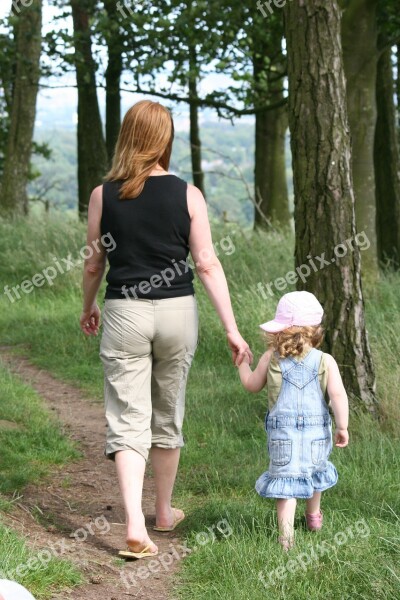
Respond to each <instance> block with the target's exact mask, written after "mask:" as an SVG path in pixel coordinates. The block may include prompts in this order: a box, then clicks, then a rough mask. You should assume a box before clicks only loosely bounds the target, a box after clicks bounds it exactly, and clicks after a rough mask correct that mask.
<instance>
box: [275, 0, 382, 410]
mask: <svg viewBox="0 0 400 600" xmlns="http://www.w3.org/2000/svg"><path fill="white" fill-rule="evenodd" d="M285 16H286V39H287V52H288V77H289V126H290V132H291V146H292V155H293V172H294V192H295V223H296V247H295V260H296V267H297V268H298V269H300V271H299V272H301V273H303V277H302V279H299V281H298V286H299V288H300V289H307V290H309V291H311V292H313V293H315V294H316V296H317V297H318V298H319V300H320V301H321V303H322V305H323V306H324V310H325V326H326V345H327V348H328V351H330V352H332V354H333V355H334V356H335V358H336V360H337V361H338V363H339V366H340V369H341V372H342V375H343V381H344V384H345V386H346V389H347V391H348V392H349V394H350V397H351V398H352V399H353V400H354V399H356V398H357V399H359V400H361V402H362V403H363V405H364V406H365V407H367V408H368V409H370V410H373V409H374V403H375V402H376V397H375V376H374V369H373V364H372V358H371V352H370V348H369V344H368V337H367V332H366V328H365V321H364V303H363V295H362V288H361V265H360V249H359V247H358V245H357V243H356V238H355V236H356V228H355V215H354V194H353V185H352V177H351V146H350V138H349V128H348V118H347V107H346V88H345V77H344V70H343V63H342V47H341V38H340V25H341V23H340V9H339V6H338V4H337V0H332V1H331V2H326V1H325V0H309V1H308V2H290V3H287V5H286V7H285ZM358 239H360V238H358ZM349 240H352V242H350V241H349ZM312 257H315V260H313V258H312ZM316 257H318V258H319V260H318V259H317V258H316ZM310 260H313V264H314V265H315V266H316V269H314V267H313V268H311V266H310V264H311V263H310ZM306 267H307V268H306ZM305 273H307V276H306V275H305Z"/></svg>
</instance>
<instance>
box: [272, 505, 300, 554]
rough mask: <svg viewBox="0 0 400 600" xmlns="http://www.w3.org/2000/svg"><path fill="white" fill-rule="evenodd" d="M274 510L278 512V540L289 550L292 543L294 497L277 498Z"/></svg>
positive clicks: (294, 509)
mask: <svg viewBox="0 0 400 600" xmlns="http://www.w3.org/2000/svg"><path fill="white" fill-rule="evenodd" d="M276 510H277V514H278V527H279V541H280V543H281V544H282V546H283V547H284V548H285V550H289V548H291V547H292V546H293V543H294V515H295V512H296V498H288V499H282V498H279V499H277V501H276Z"/></svg>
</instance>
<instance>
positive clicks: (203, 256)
mask: <svg viewBox="0 0 400 600" xmlns="http://www.w3.org/2000/svg"><path fill="white" fill-rule="evenodd" d="M187 200H188V210H189V214H190V218H191V226H190V239H189V247H190V253H191V255H192V258H193V261H194V264H195V266H196V271H197V274H198V276H199V278H200V281H201V282H202V284H203V285H204V287H205V290H206V292H207V294H208V296H209V298H210V300H211V302H212V303H213V305H214V307H215V310H216V311H217V314H218V316H219V318H220V320H221V323H222V325H223V326H224V328H225V331H226V335H227V338H228V343H229V345H230V348H231V350H232V357H233V360H234V362H236V361H237V360H238V361H239V362H241V360H242V359H243V356H244V355H245V354H246V353H247V354H248V356H249V358H250V360H252V358H253V357H252V354H251V352H250V349H249V346H248V344H247V343H246V342H245V341H244V339H243V338H242V336H241V335H240V333H239V330H238V327H237V325H236V320H235V317H234V314H233V310H232V305H231V299H230V296H229V289H228V284H227V281H226V277H225V273H224V270H223V268H222V265H221V263H220V261H219V260H218V258H217V256H216V254H215V251H214V247H213V243H212V237H211V229H210V223H209V220H208V214H207V205H206V202H205V200H204V197H203V194H202V193H201V192H200V190H198V189H197V188H196V187H194V186H193V185H188V193H187Z"/></svg>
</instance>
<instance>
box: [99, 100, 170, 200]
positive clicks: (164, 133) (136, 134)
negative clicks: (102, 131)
mask: <svg viewBox="0 0 400 600" xmlns="http://www.w3.org/2000/svg"><path fill="white" fill-rule="evenodd" d="M173 141H174V122H173V120H172V116H171V113H170V112H169V110H168V109H167V108H165V106H162V104H160V103H159V102H152V101H151V100H142V101H141V102H137V103H136V104H134V105H133V106H132V107H131V108H130V109H129V110H128V112H127V113H126V115H125V117H124V119H123V121H122V125H121V130H120V132H119V136H118V140H117V144H116V147H115V154H114V158H113V163H112V167H111V169H110V171H109V172H108V174H107V176H106V181H122V182H123V183H122V185H121V190H120V197H121V198H122V199H128V198H137V196H139V194H141V192H142V190H143V187H144V184H145V181H146V179H147V178H148V177H149V175H150V173H151V172H152V170H153V169H154V168H155V166H156V165H157V164H160V165H161V167H162V168H163V169H165V170H166V171H168V169H169V163H170V159H171V152H172V143H173Z"/></svg>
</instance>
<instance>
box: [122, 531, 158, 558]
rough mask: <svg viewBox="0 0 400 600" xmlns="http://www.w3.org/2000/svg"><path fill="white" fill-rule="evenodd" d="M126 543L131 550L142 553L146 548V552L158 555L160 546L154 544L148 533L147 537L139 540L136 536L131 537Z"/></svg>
mask: <svg viewBox="0 0 400 600" xmlns="http://www.w3.org/2000/svg"><path fill="white" fill-rule="evenodd" d="M126 545H127V546H128V548H129V550H130V551H131V552H137V553H140V552H143V550H146V552H150V553H151V554H154V555H156V554H157V552H158V546H156V544H154V542H152V541H151V539H150V538H149V536H148V535H146V537H145V538H142V539H141V540H138V539H137V538H134V537H129V538H127V540H126Z"/></svg>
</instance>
